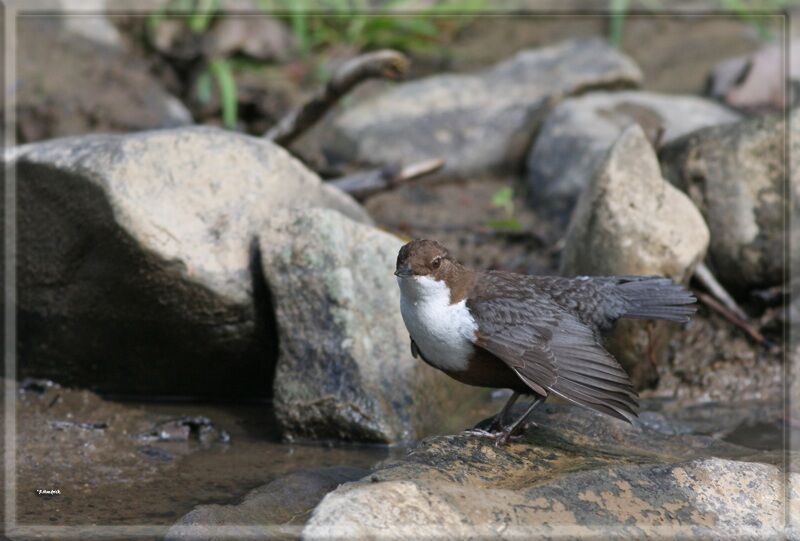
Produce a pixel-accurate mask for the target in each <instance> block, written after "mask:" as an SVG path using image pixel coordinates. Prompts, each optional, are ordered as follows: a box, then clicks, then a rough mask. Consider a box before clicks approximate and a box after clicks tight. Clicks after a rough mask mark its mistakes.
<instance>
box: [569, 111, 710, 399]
mask: <svg viewBox="0 0 800 541" xmlns="http://www.w3.org/2000/svg"><path fill="white" fill-rule="evenodd" d="M708 242H709V233H708V228H707V227H706V225H705V222H704V221H703V217H702V216H701V215H700V212H699V211H698V210H697V209H696V208H695V206H694V205H693V204H692V202H691V200H690V199H689V198H688V197H687V196H686V195H685V194H683V193H682V192H680V191H679V190H677V189H676V188H675V187H674V186H672V185H671V184H670V183H669V182H667V181H666V180H664V178H663V177H662V176H661V171H660V169H659V164H658V160H657V158H656V154H655V151H654V150H653V147H652V146H651V144H650V142H649V141H648V140H647V138H646V137H645V134H644V132H643V131H642V129H641V128H640V127H639V125H638V124H634V125H631V126H629V127H628V128H626V129H625V130H624V131H623V132H622V134H621V135H620V136H619V138H618V139H617V141H616V142H615V143H614V145H613V146H612V147H611V150H610V151H609V152H608V155H607V157H606V160H605V162H604V163H603V165H602V166H601V167H600V168H599V170H598V171H597V173H596V175H595V177H594V178H593V179H592V181H591V183H590V184H589V186H587V187H586V189H585V190H584V191H583V193H582V194H581V197H580V199H579V200H578V205H577V207H576V209H575V212H574V214H573V217H572V221H571V223H570V226H569V230H568V231H567V236H566V242H565V245H564V251H563V253H562V257H561V272H562V274H564V275H567V276H575V275H583V274H586V275H595V276H605V275H630V274H634V275H659V276H667V277H669V278H672V279H673V280H675V281H677V282H686V281H688V279H689V277H690V276H691V274H692V272H693V271H694V267H695V266H696V264H697V263H699V262H700V261H701V260H702V259H703V257H704V256H705V253H706V249H707V248H708ZM672 327H674V324H669V323H665V322H659V323H653V322H642V321H632V320H622V321H620V322H619V323H618V324H617V327H616V329H615V330H614V333H613V335H612V337H611V340H610V342H609V349H610V350H611V351H612V353H614V354H615V355H616V357H617V358H618V359H619V360H620V362H621V363H622V365H623V366H624V367H625V368H626V369H627V370H628V372H629V373H630V374H631V376H632V378H633V380H634V383H635V384H637V386H639V387H642V386H646V385H648V384H651V383H653V382H654V378H655V377H656V366H657V365H658V364H659V363H660V362H663V361H664V355H665V354H666V352H667V347H666V346H667V342H668V340H666V337H667V334H668V330H669V329H671V328H672Z"/></svg>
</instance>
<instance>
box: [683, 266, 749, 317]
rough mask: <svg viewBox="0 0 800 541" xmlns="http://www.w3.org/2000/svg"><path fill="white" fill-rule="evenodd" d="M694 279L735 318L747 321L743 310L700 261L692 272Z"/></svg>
mask: <svg viewBox="0 0 800 541" xmlns="http://www.w3.org/2000/svg"><path fill="white" fill-rule="evenodd" d="M694 277H695V278H697V279H698V280H699V281H700V283H701V284H703V286H704V287H705V288H706V289H708V292H709V293H711V294H712V295H713V296H714V297H716V298H717V299H718V300H719V301H720V302H721V303H722V304H724V305H725V307H726V308H728V309H729V310H730V311H731V312H733V313H734V314H735V315H736V317H738V318H739V319H741V320H743V321H747V319H748V318H747V314H745V313H744V310H742V309H741V308H739V305H738V304H736V301H735V300H733V297H731V295H730V293H728V292H727V291H726V290H725V288H724V287H722V284H720V283H719V282H718V281H717V279H716V278H715V277H714V275H713V274H712V273H711V270H710V269H709V268H708V267H707V266H706V264H705V263H703V262H702V261H701V262H700V264H699V265H697V268H696V269H695V271H694Z"/></svg>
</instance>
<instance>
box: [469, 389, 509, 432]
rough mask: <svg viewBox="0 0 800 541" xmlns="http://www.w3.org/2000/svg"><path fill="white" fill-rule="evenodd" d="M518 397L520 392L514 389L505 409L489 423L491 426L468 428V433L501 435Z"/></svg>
mask: <svg viewBox="0 0 800 541" xmlns="http://www.w3.org/2000/svg"><path fill="white" fill-rule="evenodd" d="M518 398H519V393H518V392H516V391H514V394H512V395H511V396H510V397H509V398H508V401H507V402H506V405H505V406H503V409H501V410H500V412H499V413H498V414H497V415H495V416H494V418H493V419H492V422H491V424H490V425H489V428H487V429H486V430H484V429H482V428H470V429H468V430H466V432H467V434H472V435H473V436H481V437H486V438H497V437H499V436H500V435H501V434H502V433H503V431H502V428H503V426H504V425H505V422H506V417H508V412H509V411H511V407H512V406H513V405H514V403H515V402H516V401H517V399H518Z"/></svg>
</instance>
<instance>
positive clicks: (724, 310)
mask: <svg viewBox="0 0 800 541" xmlns="http://www.w3.org/2000/svg"><path fill="white" fill-rule="evenodd" d="M693 293H694V294H695V295H697V298H698V299H700V302H702V303H703V304H705V305H706V306H708V307H709V308H711V309H712V310H714V311H715V312H717V313H719V315H721V316H722V317H724V318H725V319H727V320H728V321H730V322H731V323H733V324H734V325H736V326H737V327H739V328H740V329H742V330H743V331H744V332H746V333H747V334H748V335H749V336H750V338H752V339H753V340H755V341H756V342H758V343H759V344H765V343H766V342H767V339H766V338H764V335H763V334H761V333H760V332H758V330H757V329H756V328H755V327H753V326H752V325H750V323H748V322H747V321H746V320H744V319H742V318H740V317H739V316H738V315H736V314H735V313H734V312H733V311H732V310H731V309H730V308H728V307H727V306H725V305H723V304H722V303H721V302H719V301H717V300H716V299H715V298H714V297H712V296H711V295H708V294H706V293H702V292H700V291H697V290H695V291H694V292H693Z"/></svg>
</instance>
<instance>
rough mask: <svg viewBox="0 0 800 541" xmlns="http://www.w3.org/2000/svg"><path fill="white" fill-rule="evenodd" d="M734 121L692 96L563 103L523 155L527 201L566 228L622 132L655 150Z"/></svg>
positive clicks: (598, 97)
mask: <svg viewBox="0 0 800 541" xmlns="http://www.w3.org/2000/svg"><path fill="white" fill-rule="evenodd" d="M740 118H741V117H740V115H739V114H737V113H734V112H732V111H730V110H729V109H726V108H725V107H722V106H720V105H717V104H716V103H713V102H711V101H708V100H704V99H702V98H698V97H694V96H672V95H668V94H656V93H652V92H633V91H631V92H593V93H591V94H587V95H584V96H580V97H576V98H569V99H567V100H564V101H563V102H561V103H560V104H559V105H557V106H556V107H555V109H553V111H552V112H551V113H550V114H548V115H547V118H546V119H545V121H544V123H543V124H542V127H541V129H540V131H539V133H538V134H537V136H536V141H535V143H534V145H533V148H532V149H531V152H530V153H529V154H528V158H527V171H528V172H527V181H526V182H527V187H528V200H529V202H530V204H531V205H532V206H533V207H534V208H535V209H536V210H537V211H539V212H540V213H543V214H544V215H546V216H547V217H549V218H551V219H555V220H556V221H557V222H559V223H561V224H563V225H566V223H567V222H569V217H570V214H571V213H572V210H573V209H574V207H575V203H576V201H577V199H578V197H579V196H580V193H581V191H583V188H584V187H585V186H586V185H587V184H588V183H589V181H590V180H591V178H592V177H593V176H594V175H595V174H596V172H597V170H598V168H599V167H600V166H601V165H602V164H603V161H604V160H605V157H606V154H608V150H609V149H610V148H611V145H613V144H614V141H616V140H617V138H618V137H619V135H620V133H621V132H622V131H623V130H624V129H625V128H626V127H627V126H629V125H631V124H634V123H635V124H639V126H641V128H642V130H643V131H644V133H645V135H646V136H647V138H648V139H649V140H650V141H651V142H653V143H654V144H655V146H659V145H661V144H664V143H668V142H671V141H673V140H675V139H676V138H678V137H680V136H682V135H685V134H687V133H689V132H691V131H694V130H696V129H698V128H703V127H706V126H714V125H717V124H725V123H728V122H734V121H736V120H738V119H740Z"/></svg>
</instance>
